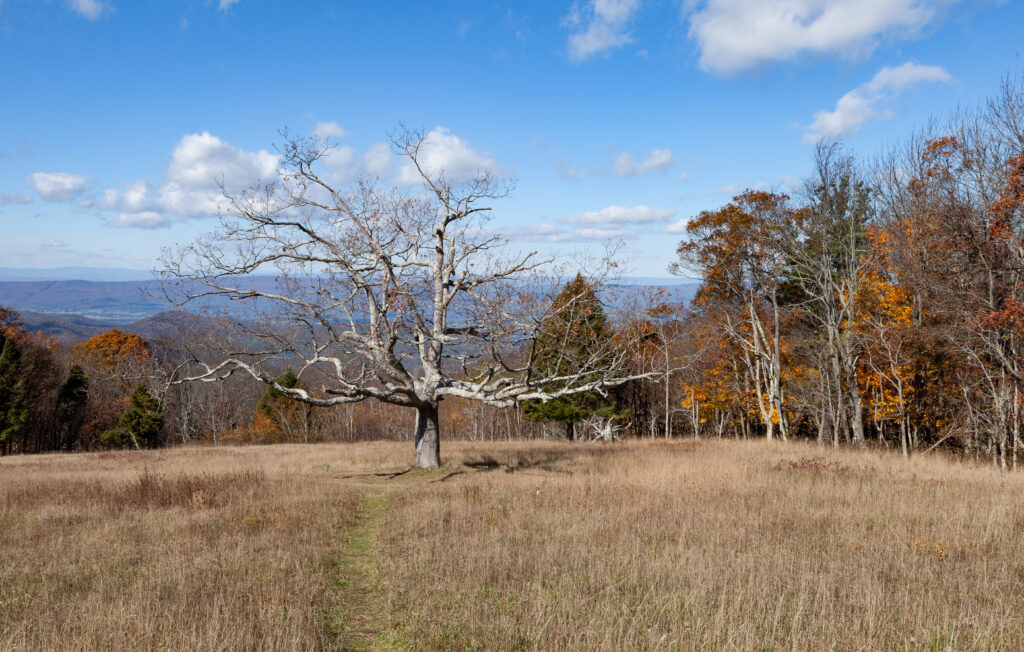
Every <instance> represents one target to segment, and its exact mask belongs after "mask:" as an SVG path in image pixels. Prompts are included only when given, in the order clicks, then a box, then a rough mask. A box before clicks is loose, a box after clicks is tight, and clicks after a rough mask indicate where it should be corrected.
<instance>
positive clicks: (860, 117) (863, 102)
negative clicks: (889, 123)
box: [804, 62, 951, 143]
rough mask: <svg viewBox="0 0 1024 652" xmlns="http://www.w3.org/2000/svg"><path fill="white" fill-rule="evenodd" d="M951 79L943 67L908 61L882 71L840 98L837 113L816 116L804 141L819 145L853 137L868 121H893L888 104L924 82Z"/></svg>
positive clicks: (832, 111)
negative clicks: (905, 91)
mask: <svg viewBox="0 0 1024 652" xmlns="http://www.w3.org/2000/svg"><path fill="white" fill-rule="evenodd" d="M950 79H951V77H950V75H949V73H948V72H946V70H945V69H944V68H942V67H941V66H923V65H921V64H917V63H911V62H908V63H904V64H903V65H900V66H895V67H888V66H887V67H885V68H882V69H881V70H879V71H878V73H877V74H876V75H875V76H874V78H872V79H871V81H869V82H867V83H866V84H862V85H861V86H858V87H857V88H855V89H853V90H852V91H850V92H848V93H846V94H845V95H843V96H842V97H840V98H839V100H838V101H837V102H836V106H835V108H834V109H833V110H831V111H818V112H817V113H815V114H814V122H812V123H811V124H810V126H808V127H807V130H806V132H805V133H804V142H808V143H815V142H818V141H820V140H821V139H823V138H845V137H847V136H852V135H854V134H856V133H857V132H858V131H860V128H861V126H862V125H863V124H864V123H865V122H867V121H868V120H872V119H882V120H885V119H888V118H891V117H892V112H891V111H889V110H888V109H885V108H884V106H883V105H884V103H885V102H886V101H889V100H891V99H893V98H895V97H896V96H897V95H899V94H900V93H901V92H903V91H904V90H906V89H907V88H909V87H911V86H913V85H915V84H920V83H924V82H931V83H936V82H947V81H949V80H950Z"/></svg>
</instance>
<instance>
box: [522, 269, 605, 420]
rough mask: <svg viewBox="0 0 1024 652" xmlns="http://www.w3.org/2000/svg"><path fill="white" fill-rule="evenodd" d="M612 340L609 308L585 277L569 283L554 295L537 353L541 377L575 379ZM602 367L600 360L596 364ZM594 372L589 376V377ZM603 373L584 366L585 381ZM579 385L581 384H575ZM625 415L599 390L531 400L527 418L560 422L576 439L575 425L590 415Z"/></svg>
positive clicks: (560, 385)
mask: <svg viewBox="0 0 1024 652" xmlns="http://www.w3.org/2000/svg"><path fill="white" fill-rule="evenodd" d="M610 336H611V334H610V333H609V328H608V324H607V320H606V318H605V314H604V307H603V306H602V305H601V301H600V299H598V297H597V294H596V293H595V292H594V288H593V285H592V284H590V283H588V282H587V281H586V279H584V278H583V276H582V275H581V274H577V275H576V278H574V279H573V280H571V281H569V282H568V283H567V284H566V286H565V287H564V288H563V289H562V291H561V292H560V293H559V294H558V296H557V297H555V301H554V305H553V310H552V314H551V316H550V317H549V318H548V320H547V321H546V322H545V323H544V324H543V327H542V329H541V334H540V336H539V337H538V338H537V342H536V349H535V354H534V363H535V364H534V367H535V370H536V373H537V374H539V375H542V376H545V377H559V376H568V375H575V374H576V373H577V372H578V371H579V370H580V368H581V365H583V364H585V363H586V362H587V361H591V359H592V357H593V352H594V351H600V350H603V349H605V348H606V347H607V341H608V338H609V337H610ZM597 364H598V365H599V364H600V361H597ZM588 372H590V373H588ZM599 373H600V369H599V368H598V367H597V366H594V367H593V368H591V369H587V368H586V367H583V382H586V381H587V376H588V375H593V376H594V377H595V378H596V377H597V376H598V375H599ZM566 384H568V383H565V382H561V383H559V382H556V383H552V384H550V385H548V386H545V387H544V388H543V389H544V390H545V391H557V390H559V389H562V388H563V387H565V386H566ZM572 384H574V385H577V384H579V382H578V381H577V382H573V383H572ZM595 415H598V416H604V417H612V416H621V410H619V409H618V407H617V406H616V403H615V401H614V399H613V398H611V397H605V396H602V395H601V394H600V393H598V392H596V391H589V392H580V393H577V394H570V395H568V396H562V397H559V398H555V399H551V400H549V401H546V402H542V401H539V400H533V401H527V402H525V403H524V404H523V416H524V417H526V418H527V419H529V420H530V421H548V422H550V421H557V422H559V423H562V424H564V426H565V434H566V438H567V439H574V438H575V424H577V423H579V422H580V421H584V420H585V419H587V418H589V417H591V416H595Z"/></svg>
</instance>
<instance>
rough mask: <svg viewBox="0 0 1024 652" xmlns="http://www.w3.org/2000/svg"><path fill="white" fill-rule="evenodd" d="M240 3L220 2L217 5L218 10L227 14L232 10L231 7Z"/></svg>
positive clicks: (222, 0)
mask: <svg viewBox="0 0 1024 652" xmlns="http://www.w3.org/2000/svg"><path fill="white" fill-rule="evenodd" d="M238 1H239V0H220V2H219V3H218V4H217V8H218V9H220V10H221V11H224V12H226V11H227V10H228V9H230V8H231V5H233V4H235V3H237V2H238Z"/></svg>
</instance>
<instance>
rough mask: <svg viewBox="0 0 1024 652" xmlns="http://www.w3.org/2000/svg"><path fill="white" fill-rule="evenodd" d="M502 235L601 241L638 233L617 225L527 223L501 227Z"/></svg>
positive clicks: (524, 238) (519, 238)
mask: <svg viewBox="0 0 1024 652" xmlns="http://www.w3.org/2000/svg"><path fill="white" fill-rule="evenodd" d="M502 235H504V236H505V237H506V238H508V239H510V240H516V241H519V242H548V243H559V242H603V241H606V240H613V239H626V238H632V237H635V236H636V235H638V233H637V232H636V231H634V230H631V229H624V228H617V227H583V228H578V229H570V230H567V229H564V228H562V227H560V226H557V225H554V224H529V225H526V226H519V227H514V228H510V229H503V230H502Z"/></svg>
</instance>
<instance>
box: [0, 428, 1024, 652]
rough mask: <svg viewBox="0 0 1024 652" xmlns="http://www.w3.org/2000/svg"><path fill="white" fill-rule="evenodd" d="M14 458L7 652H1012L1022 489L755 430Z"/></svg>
mask: <svg viewBox="0 0 1024 652" xmlns="http://www.w3.org/2000/svg"><path fill="white" fill-rule="evenodd" d="M410 449H411V446H410V445H409V444H385V443H381V444H352V445H310V446H300V445H292V446H268V447H254V448H222V449H199V448H185V449H174V450H164V451H154V452H129V453H116V454H90V455H75V456H38V457H21V458H10V459H4V460H0V648H4V649H7V648H21V649H43V648H53V647H61V648H65V649H67V648H78V649H81V648H133V649H158V648H161V647H167V648H171V649H197V648H201V649H238V648H244V649H257V648H259V649H324V648H337V647H339V646H341V647H352V646H355V647H374V646H376V647H387V648H399V649H401V648H405V649H453V648H454V649H466V648H469V649H544V650H554V649H608V650H613V649H615V650H619V649H737V650H750V649H777V650H782V649H799V650H812V649H813V650H818V649H842V650H856V649H864V650H878V649H913V650H916V649H923V650H927V649H934V650H945V649H952V650H960V649H1021V648H1022V647H1024V617H1022V609H1024V501H1022V499H1021V497H1022V496H1024V476H1018V475H1012V474H1011V475H1007V474H1001V473H998V472H996V471H994V470H991V469H989V468H981V467H974V466H969V465H965V464H962V463H956V462H948V461H945V460H943V459H940V458H937V457H936V458H932V457H928V458H917V459H911V460H909V461H904V460H901V459H900V458H898V457H896V456H893V455H888V454H882V453H874V452H868V451H864V452H857V451H832V450H831V449H821V448H818V447H815V446H812V445H804V444H769V443H766V442H726V441H708V442H699V443H692V442H678V443H664V442H630V443H617V444H613V445H588V444H575V445H573V444H560V443H495V444H482V443H473V444H470V443H458V442H454V443H448V444H446V445H445V447H444V451H443V452H444V454H445V455H446V456H447V459H448V464H447V465H446V467H445V468H444V469H441V470H439V471H435V472H419V471H414V472H411V473H407V474H404V475H401V476H398V477H395V478H393V479H387V478H386V477H384V476H381V475H378V474H380V473H384V472H386V471H395V470H400V469H401V468H402V464H403V463H404V462H408V461H409V459H410V458H411V450H410Z"/></svg>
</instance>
